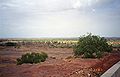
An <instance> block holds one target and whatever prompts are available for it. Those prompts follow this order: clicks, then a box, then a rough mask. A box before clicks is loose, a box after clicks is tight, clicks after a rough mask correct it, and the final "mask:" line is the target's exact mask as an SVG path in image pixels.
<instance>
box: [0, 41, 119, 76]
mask: <svg viewBox="0 0 120 77" xmlns="http://www.w3.org/2000/svg"><path fill="white" fill-rule="evenodd" d="M76 41H77V39H6V40H5V39H3V40H0V77H99V76H100V75H101V74H102V73H103V72H105V71H106V70H107V69H108V68H110V67H111V66H112V65H113V64H115V63H116V62H118V61H119V60H120V52H119V50H120V47H119V46H120V41H118V40H109V41H108V43H109V44H112V45H113V46H114V50H113V51H112V53H105V54H104V56H103V57H102V58H100V59H82V58H74V57H73V48H72V47H73V46H74V45H75V44H76ZM8 42H10V43H9V44H8ZM6 43H7V44H6ZM30 52H37V53H41V52H45V53H47V54H48V58H47V60H46V61H45V62H41V63H38V64H22V65H16V59H17V58H20V57H21V55H23V54H25V53H30Z"/></svg>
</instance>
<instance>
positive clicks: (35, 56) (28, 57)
mask: <svg viewBox="0 0 120 77" xmlns="http://www.w3.org/2000/svg"><path fill="white" fill-rule="evenodd" d="M46 58H48V55H47V54H46V53H44V52H41V53H34V52H33V53H26V54H24V55H22V57H21V58H18V59H17V65H21V64H23V63H31V64H33V63H40V62H44V61H45V60H46Z"/></svg>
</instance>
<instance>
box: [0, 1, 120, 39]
mask: <svg viewBox="0 0 120 77" xmlns="http://www.w3.org/2000/svg"><path fill="white" fill-rule="evenodd" d="M86 33H93V34H96V35H100V36H103V37H120V0H0V38H40V37H79V36H81V35H84V34H86Z"/></svg>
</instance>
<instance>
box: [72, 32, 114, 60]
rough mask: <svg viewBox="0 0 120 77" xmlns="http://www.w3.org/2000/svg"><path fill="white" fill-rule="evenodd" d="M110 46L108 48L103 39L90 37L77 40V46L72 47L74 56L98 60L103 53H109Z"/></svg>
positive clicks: (89, 35)
mask: <svg viewBox="0 0 120 77" xmlns="http://www.w3.org/2000/svg"><path fill="white" fill-rule="evenodd" d="M111 51H112V46H109V45H108V43H107V40H106V39H105V38H104V37H100V36H96V35H92V34H91V33H90V34H88V35H87V36H85V35H84V36H82V37H80V38H79V41H78V43H77V45H75V46H74V55H75V56H80V55H83V56H84V57H85V58H100V57H102V54H103V53H104V52H111Z"/></svg>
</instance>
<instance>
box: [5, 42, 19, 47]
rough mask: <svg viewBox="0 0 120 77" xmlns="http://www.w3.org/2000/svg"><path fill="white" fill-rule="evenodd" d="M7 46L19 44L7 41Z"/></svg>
mask: <svg viewBox="0 0 120 77" xmlns="http://www.w3.org/2000/svg"><path fill="white" fill-rule="evenodd" d="M5 46H17V43H15V42H6V43H5Z"/></svg>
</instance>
